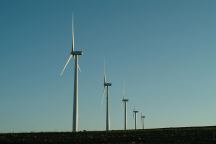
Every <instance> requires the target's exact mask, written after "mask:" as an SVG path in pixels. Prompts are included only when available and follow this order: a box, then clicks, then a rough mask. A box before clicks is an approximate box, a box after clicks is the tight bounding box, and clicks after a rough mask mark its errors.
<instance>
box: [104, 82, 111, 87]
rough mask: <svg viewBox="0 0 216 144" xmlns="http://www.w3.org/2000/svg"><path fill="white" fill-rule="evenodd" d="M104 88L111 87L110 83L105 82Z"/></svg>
mask: <svg viewBox="0 0 216 144" xmlns="http://www.w3.org/2000/svg"><path fill="white" fill-rule="evenodd" d="M104 86H112V83H107V82H105V83H104Z"/></svg>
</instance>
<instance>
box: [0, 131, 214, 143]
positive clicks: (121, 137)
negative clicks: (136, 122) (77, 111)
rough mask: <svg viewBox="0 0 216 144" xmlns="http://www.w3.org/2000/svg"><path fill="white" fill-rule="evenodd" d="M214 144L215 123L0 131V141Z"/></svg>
mask: <svg viewBox="0 0 216 144" xmlns="http://www.w3.org/2000/svg"><path fill="white" fill-rule="evenodd" d="M102 143H104V144H216V127H185V128H164V129H146V130H136V131H134V130H127V131H123V130H115V131H109V132H105V131H84V132H77V133H70V132H47V133H46V132H44V133H8V134H0V144H102Z"/></svg>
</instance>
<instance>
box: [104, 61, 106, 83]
mask: <svg viewBox="0 0 216 144" xmlns="http://www.w3.org/2000/svg"><path fill="white" fill-rule="evenodd" d="M104 83H106V63H105V58H104Z"/></svg>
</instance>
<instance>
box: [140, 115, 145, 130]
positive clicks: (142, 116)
mask: <svg viewBox="0 0 216 144" xmlns="http://www.w3.org/2000/svg"><path fill="white" fill-rule="evenodd" d="M144 119H145V116H144V115H142V113H141V123H142V129H144Z"/></svg>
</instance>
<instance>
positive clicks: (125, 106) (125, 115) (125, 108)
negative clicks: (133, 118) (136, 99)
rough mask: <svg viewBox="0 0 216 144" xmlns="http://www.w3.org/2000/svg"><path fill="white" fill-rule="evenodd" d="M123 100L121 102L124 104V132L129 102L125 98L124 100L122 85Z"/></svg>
mask: <svg viewBox="0 0 216 144" xmlns="http://www.w3.org/2000/svg"><path fill="white" fill-rule="evenodd" d="M123 86H124V87H123V99H122V102H123V104H124V130H126V129H127V102H128V101H129V100H128V99H127V98H125V84H124V85H123Z"/></svg>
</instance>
